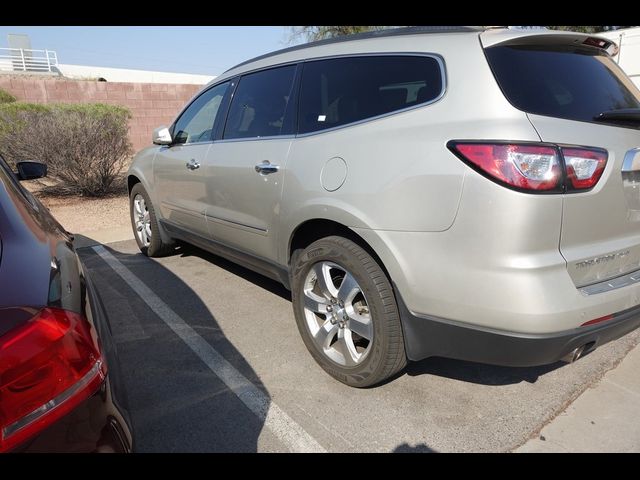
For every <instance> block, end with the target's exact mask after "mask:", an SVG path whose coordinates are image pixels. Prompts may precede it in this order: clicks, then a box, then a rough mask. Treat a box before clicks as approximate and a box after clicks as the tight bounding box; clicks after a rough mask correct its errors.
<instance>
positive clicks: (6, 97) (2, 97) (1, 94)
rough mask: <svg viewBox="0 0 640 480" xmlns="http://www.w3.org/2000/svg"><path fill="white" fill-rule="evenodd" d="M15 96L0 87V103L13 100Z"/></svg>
mask: <svg viewBox="0 0 640 480" xmlns="http://www.w3.org/2000/svg"><path fill="white" fill-rule="evenodd" d="M15 101H16V97H14V96H13V95H11V94H10V93H9V92H5V91H4V90H2V89H1V88H0V104H3V103H11V102H15Z"/></svg>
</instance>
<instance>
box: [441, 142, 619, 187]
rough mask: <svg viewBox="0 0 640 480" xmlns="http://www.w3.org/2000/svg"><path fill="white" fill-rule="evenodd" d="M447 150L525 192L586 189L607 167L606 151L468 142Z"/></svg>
mask: <svg viewBox="0 0 640 480" xmlns="http://www.w3.org/2000/svg"><path fill="white" fill-rule="evenodd" d="M447 147H448V148H449V149H450V150H451V151H452V152H453V153H454V154H455V155H456V156H457V157H458V158H460V159H461V160H463V161H464V162H465V163H466V164H467V165H469V166H470V167H472V168H473V169H474V170H476V171H478V172H479V173H481V174H482V175H484V176H486V177H488V178H490V179H491V180H493V181H495V182H497V183H500V184H502V185H504V186H507V187H509V188H512V189H514V190H519V191H525V192H540V193H563V192H571V191H580V190H582V191H584V190H589V189H591V188H593V187H594V186H595V185H596V183H598V180H600V177H601V176H602V172H603V171H604V167H605V166H606V164H607V152H606V151H605V150H601V149H596V148H583V147H560V146H557V145H551V144H535V143H505V142H487V143H484V142H472V141H451V142H449V143H447Z"/></svg>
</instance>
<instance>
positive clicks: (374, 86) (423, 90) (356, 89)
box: [298, 55, 444, 133]
mask: <svg viewBox="0 0 640 480" xmlns="http://www.w3.org/2000/svg"><path fill="white" fill-rule="evenodd" d="M442 78H443V72H442V69H441V67H440V62H438V60H436V59H435V58H433V57H426V56H408V55H397V56H391V55H385V56H363V57H355V58H354V57H348V58H347V57H346V58H335V59H330V60H315V61H309V62H306V63H305V64H304V70H303V73H302V87H301V92H300V109H299V115H298V132H299V133H309V132H316V131H319V130H324V129H327V128H333V127H338V126H340V125H345V124H348V123H352V122H357V121H359V120H365V119H367V118H372V117H376V116H378V115H382V114H385V113H390V112H394V111H396V110H402V109H404V108H408V107H412V106H415V105H420V104H423V103H427V102H430V101H433V100H434V99H436V98H438V97H439V96H440V95H441V94H442V91H443V87H444V86H443V81H442Z"/></svg>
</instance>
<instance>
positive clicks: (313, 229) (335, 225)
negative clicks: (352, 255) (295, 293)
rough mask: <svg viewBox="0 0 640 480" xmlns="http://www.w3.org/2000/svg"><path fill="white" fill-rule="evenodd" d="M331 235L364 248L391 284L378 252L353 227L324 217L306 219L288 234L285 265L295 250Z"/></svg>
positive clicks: (289, 261)
mask: <svg viewBox="0 0 640 480" xmlns="http://www.w3.org/2000/svg"><path fill="white" fill-rule="evenodd" d="M331 235H338V236H340V237H344V238H348V239H349V240H351V241H352V242H354V243H355V244H357V245H358V246H359V247H361V248H362V249H364V250H365V251H366V252H367V253H368V254H369V255H371V256H372V257H373V258H374V259H375V261H376V262H378V265H380V268H382V271H383V272H384V273H385V275H386V276H387V278H388V279H389V281H390V282H391V283H392V284H393V280H392V278H391V274H390V273H389V271H388V270H387V267H386V266H385V264H384V262H383V261H382V259H381V257H380V255H378V252H376V250H375V249H374V248H373V247H372V246H371V245H370V244H369V243H368V242H367V241H366V240H365V239H364V238H362V237H361V236H360V235H358V234H357V233H356V232H355V231H354V230H353V229H351V228H349V227H348V226H346V225H344V224H342V223H340V222H337V221H335V220H329V219H326V218H313V219H309V220H306V221H304V222H302V223H301V224H299V225H298V226H297V227H296V228H295V229H294V230H293V231H292V232H291V235H290V236H289V243H288V244H287V257H286V261H287V265H290V264H291V260H292V256H293V254H294V252H295V251H296V250H299V249H304V248H306V247H308V246H309V245H311V244H312V243H313V242H315V241H316V240H320V239H321V238H324V237H328V236H331Z"/></svg>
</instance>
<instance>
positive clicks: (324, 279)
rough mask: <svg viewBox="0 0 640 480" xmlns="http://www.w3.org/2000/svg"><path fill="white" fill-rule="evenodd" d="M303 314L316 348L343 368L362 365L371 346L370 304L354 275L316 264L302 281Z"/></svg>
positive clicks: (345, 270)
mask: <svg viewBox="0 0 640 480" xmlns="http://www.w3.org/2000/svg"><path fill="white" fill-rule="evenodd" d="M303 296H304V315H305V320H306V325H307V329H308V330H309V333H310V334H311V338H312V339H313V341H314V343H315V344H316V346H317V347H318V348H319V349H320V351H322V352H323V353H324V355H325V356H326V357H327V358H329V359H330V360H331V361H333V362H335V363H337V364H338V365H340V366H343V367H354V366H356V365H359V364H360V363H362V361H363V360H364V359H365V358H366V357H367V355H368V354H369V352H370V350H371V346H372V345H373V322H372V320H371V313H370V311H369V303H368V302H367V299H366V297H365V295H364V292H363V291H362V288H361V287H360V285H359V284H358V282H357V281H356V279H355V278H354V276H353V275H352V274H351V273H350V272H349V271H348V270H347V269H345V268H344V267H341V266H340V265H338V264H336V263H333V262H318V263H316V264H315V265H313V266H312V267H311V270H309V273H308V274H307V276H306V279H305V282H304V290H303Z"/></svg>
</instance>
